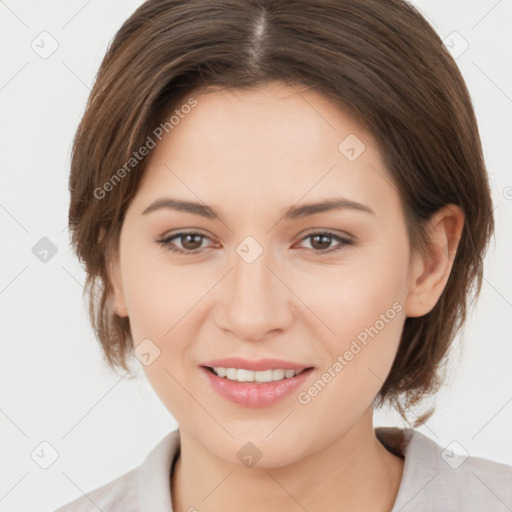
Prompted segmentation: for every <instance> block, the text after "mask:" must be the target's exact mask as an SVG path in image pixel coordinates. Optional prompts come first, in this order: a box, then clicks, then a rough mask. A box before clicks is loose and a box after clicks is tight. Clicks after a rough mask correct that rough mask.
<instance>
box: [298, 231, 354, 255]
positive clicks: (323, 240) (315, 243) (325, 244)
mask: <svg viewBox="0 0 512 512" xmlns="http://www.w3.org/2000/svg"><path fill="white" fill-rule="evenodd" d="M307 239H309V240H310V243H311V250H313V251H314V252H316V253H317V254H325V253H328V254H331V253H333V252H337V251H340V250H343V249H346V247H347V246H348V245H353V244H354V241H353V240H351V239H349V238H344V237H342V236H340V235H337V234H336V233H331V232H330V231H321V232H315V233H310V234H309V235H307V236H305V237H304V238H303V239H302V240H307ZM333 240H336V241H338V242H339V244H338V246H337V247H335V248H334V249H332V248H330V247H331V244H332V242H333Z"/></svg>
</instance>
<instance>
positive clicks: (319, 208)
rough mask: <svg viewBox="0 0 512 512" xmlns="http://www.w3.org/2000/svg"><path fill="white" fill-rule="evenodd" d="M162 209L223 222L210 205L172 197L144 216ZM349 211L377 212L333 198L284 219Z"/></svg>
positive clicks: (292, 211)
mask: <svg viewBox="0 0 512 512" xmlns="http://www.w3.org/2000/svg"><path fill="white" fill-rule="evenodd" d="M160 209H169V210H176V211H179V212H185V213H191V214H193V215H200V216H202V217H206V218H208V219H218V220H221V218H220V215H219V214H218V213H217V212H216V211H215V210H214V209H213V208H212V207H210V206H208V205H205V204H202V203H195V202H192V201H183V200H180V199H173V198H170V197H162V198H160V199H157V200H156V201H154V202H153V203H151V204H150V205H149V206H148V207H147V208H146V209H145V210H144V211H143V212H142V215H146V214H148V213H150V212H153V211H155V210H160ZM347 209H348V210H355V211H360V212H366V213H370V214H372V215H375V212H374V211H373V210H372V209H371V208H370V207H369V206H366V205H364V204H361V203H357V202H356V201H351V200H350V199H345V198H332V199H327V200H324V201H321V202H318V203H308V204H303V205H301V206H292V207H290V208H288V210H286V212H285V213H284V215H283V217H284V218H285V219H301V218H304V217H308V216H310V215H314V214H316V213H322V212H327V211H332V210H347Z"/></svg>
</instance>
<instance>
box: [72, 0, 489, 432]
mask: <svg viewBox="0 0 512 512" xmlns="http://www.w3.org/2000/svg"><path fill="white" fill-rule="evenodd" d="M274 80H279V81H282V82H285V83H287V84H289V85H292V84H302V85H305V86H309V87H311V88H314V89H315V90H316V91H318V92H320V93H323V94H325V95H327V96H329V97H330V98H333V99H335V100H336V101H337V102H338V104H339V105H340V106H343V108H345V109H346V110H347V111H349V112H350V113H351V114H352V115H353V116H354V117H353V119H354V120H356V121H358V122H359V123H360V126H362V127H364V128H365V129H366V130H368V133H370V134H372V135H373V136H374V138H375V140H376V141H377V143H378V145H379V149H380V151H381V154H382V157H383V159H384V162H385V165H386V167H387V169H388V170H389V172H390V175H391V176H392V177H393V180H394V183H395V185H396V187H397V189H398V191H399V193H400V196H401V198H402V201H403V205H404V209H405V212H406V220H407V229H408V233H409V239H410V243H411V248H412V249H413V250H418V251H421V250H423V249H424V248H425V241H426V238H425V233H426V231H425V229H426V222H427V221H428V219H429V218H430V217H431V216H432V214H433V213H434V212H436V211H437V210H438V209H439V208H441V207H442V206H444V205H446V204H449V203H452V204H456V205H458V206H460V207H461V209H462V210H463V212H464V214H465V225H464V229H463V232H462V236H461V239H460V242H459V248H458V251H457V253H456V255H455V258H454V261H453V267H452V271H451V274H450V277H449V279H448V282H447V285H446V287H445V289H444V291H443V293H442V295H441V297H440V299H439V301H438V302H437V304H436V305H435V307H434V308H433V309H432V310H431V311H430V312H429V313H428V314H426V315H424V316H422V317H415V318H407V319H406V320H405V325H404V329H403V332H402V338H401V341H400V346H399V349H398V352H397V354H396V357H395V360H394V362H393V365H392V368H391V371H390V373H389V375H388V377H387V379H386V381H385V382H384V384H383V385H382V388H381V389H380V391H379V394H378V396H377V397H376V404H377V405H378V406H381V405H382V404H384V403H385V401H389V403H390V404H392V405H394V406H395V407H396V408H397V409H398V411H399V412H400V414H401V415H402V417H403V418H404V419H406V420H407V416H406V415H405V412H406V409H408V408H409V407H411V406H412V405H415V404H416V403H418V402H419V401H420V399H422V398H423V397H424V396H426V395H428V394H433V393H435V392H436V391H437V390H438V389H439V386H440V384H441V383H442V380H441V374H440V370H441V368H442V364H441V363H442V362H443V361H444V356H445V354H446V353H447V350H448V348H449V346H450V345H451V342H452V340H453V339H454V337H455V334H456V332H457V331H458V330H459V328H460V327H461V326H462V325H463V323H464V321H465V318H466V308H467V306H468V305H469V299H470V293H471V291H472V287H473V285H475V284H476V289H475V290H474V292H475V293H474V295H473V299H474V300H476V298H477V297H478V295H479V293H480V288H481V284H482V274H483V257H484V255H485V252H486V250H487V246H488V243H489V240H490V238H491V236H492V235H493V232H494V219H493V208H492V201H491V195H490V189H489V184H488V177H487V173H486V169H485V163H484V160H483V155H482V148H481V141H480V137H479V131H478V127H477V122H476V119H475V114H474V111H473V107H472V103H471V99H470V96H469V93H468V91H467V88H466V86H465V83H464V80H463V78H462V76H461V74H460V71H459V69H458V67H457V65H456V63H455V61H454V60H453V58H452V57H451V56H450V54H449V53H448V52H447V50H446V49H445V47H444V46H443V43H442V41H441V39H440V38H439V36H438V35H437V34H436V32H435V31H434V30H433V29H432V28H431V27H430V25H429V24H428V23H427V22H426V21H425V19H424V18H423V17H422V16H421V15H420V14H419V13H418V12H417V10H416V9H415V8H414V7H413V6H411V5H409V4H408V3H406V2H405V1H402V0H385V1H383V0H245V1H240V0H149V1H147V2H145V3H144V4H142V5H141V6H140V7H139V8H138V9H137V10H136V11H135V12H134V13H133V14H132V16H130V18H129V19H128V20H127V21H126V22H125V23H124V24H123V25H122V27H121V28H120V29H119V31H118V32H117V34H116V35H115V37H114V39H113V40H112V41H111V44H110V46H109V49H108V51H107V53H106V55H105V57H104V59H103V62H102V64H101V67H100V69H99V72H98V74H97V77H96V80H95V83H94V87H93V89H92V92H91V95H90V97H89V101H88V104H87V108H86V110H85V113H84V116H83V118H82V120H81V122H80V125H79V127H78V130H77V133H76V136H75V139H74V144H73V150H72V161H71V176H70V183H69V185H70V191H71V204H70V209H69V227H70V231H71V234H72V244H73V248H74V249H75V251H76V253H77V255H78V258H79V259H80V261H81V262H83V263H84V264H85V269H86V273H87V280H86V286H85V291H87V292H89V312H90V316H91V321H92V324H93V327H94V329H95V333H96V336H97V338H98V340H99V342H100V343H101V346H102V348H103V353H104V357H105V361H106V363H107V364H108V365H109V367H111V368H112V369H115V368H116V367H118V368H123V369H124V370H126V371H127V372H128V373H130V369H129V366H128V365H127V357H128V356H130V355H131V354H132V350H133V340H132V339H131V333H130V324H129V319H128V318H123V317H120V316H118V315H116V314H115V312H114V310H113V301H112V293H111V292H112V288H111V284H110V282H109V279H108V274H107V268H106V255H107V251H109V250H117V247H118V243H119V234H120V231H121V226H122V222H123V218H124V213H125V211H126V208H127V207H128V205H129V203H130V201H131V199H132V198H133V197H134V195H135V193H136V191H137V188H138V185H139V183H140V182H141V178H142V176H143V173H144V169H145V167H146V165H147V159H141V160H140V161H137V162H136V164H134V165H133V170H132V169H128V170H127V167H126V165H124V169H125V171H126V172H123V173H120V172H118V173H117V175H116V171H117V170H118V169H120V168H121V167H122V166H123V164H126V162H128V161H130V158H133V154H134V151H136V150H137V149H138V148H140V147H142V146H144V145H145V144H146V143H147V141H148V137H149V136H151V134H152V133H154V130H155V127H157V126H159V125H160V126H161V124H160V123H162V121H163V120H164V118H165V117H164V116H168V115H169V112H171V110H173V109H174V108H175V107H177V106H178V105H179V104H180V102H182V101H183V100H184V98H187V97H189V96H190V95H191V94H192V93H193V92H194V91H198V90H200V88H204V87H206V86H219V87H223V88H230V89H235V88H239V89H242V88H255V87H258V86H260V85H264V84H266V83H268V82H270V81H274ZM132 164H133V162H132ZM121 174H122V176H121ZM116 176H117V178H116ZM114 178H116V180H117V181H115V182H114V181H113V180H114ZM121 178H122V179H121ZM107 184H110V185H107ZM99 190H102V191H105V190H108V195H106V194H105V193H104V192H101V194H100V193H99V192H98V191H99ZM101 195H106V197H107V198H106V199H105V198H104V197H101ZM103 233H104V236H100V234H103ZM432 412H433V410H430V411H429V412H428V413H426V414H423V415H422V416H421V417H420V418H417V419H416V421H415V422H414V425H415V426H418V425H420V424H421V423H423V422H424V421H425V420H426V419H427V418H428V417H429V416H430V415H431V414H432Z"/></svg>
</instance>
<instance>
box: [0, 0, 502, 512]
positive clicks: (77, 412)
mask: <svg viewBox="0 0 512 512" xmlns="http://www.w3.org/2000/svg"><path fill="white" fill-rule="evenodd" d="M140 3H141V2H140V1H135V0H130V1H123V2H121V1H114V0H103V1H102V2H99V1H98V0H96V1H91V0H89V1H84V0H80V1H78V0H73V1H67V2H56V1H54V2H50V1H34V0H32V1H21V0H18V1H17V0H6V1H5V2H4V1H0V38H1V44H0V52H1V65H0V108H1V120H2V122H1V126H0V129H1V134H0V140H1V141H2V151H1V152H0V169H1V173H2V176H1V183H2V185H1V187H0V222H1V233H2V237H1V243H2V251H1V255H2V257H1V260H0V315H1V317H0V322H1V323H0V325H1V329H2V330H1V345H0V349H1V354H0V379H1V388H0V390H1V395H0V426H1V429H0V432H1V435H0V510H1V511H3V512H13V511H16V512H24V511H29V510H30V511H32V512H39V511H48V510H53V509H55V508H56V507H57V506H60V505H62V504H64V503H67V502H68V501H70V500H72V499H74V498H76V497H78V496H79V495H81V494H82V492H87V491H90V490H92V489H94V488H96V487H99V486H100V485H102V484H104V483H106V482H108V481H111V480H112V479H114V478H115V477H117V476H119V475H121V474H122V473H125V472H126V471H128V470H129V469H132V468H133V467H135V466H137V465H138V464H140V463H141V462H142V461H143V459H144V458H145V456H146V455H147V453H148V452H149V451H150V450H151V449H152V448H153V446H155V445H156V444H157V443H158V441H160V439H161V438H162V437H163V436H164V435H165V434H166V433H167V432H169V431H170V430H173V429H174V428H175V427H176V422H175V420H174V419H173V418H172V417H171V415H170V414H169V413H168V412H167V410H166V409H165V408H164V406H163V405H162V404H161V403H160V401H159V399H158V398H157V397H156V395H155V394H154V392H153V391H152V389H151V388H150V387H149V386H148V384H147V383H146V382H145V381H144V380H143V379H141V380H140V381H139V382H128V381H126V380H125V379H122V378H120V377H116V376H114V375H112V374H111V373H109V372H108V371H107V370H106V369H105V367H104V366H103V365H102V361H101V354H100V350H99V346H98V344H97V342H96V340H95V338H94V334H93V332H92V329H91V327H90V326H89V321H88V317H87V315H86V309H85V301H84V300H83V299H82V284H83V283H84V278H85V275H84V272H83V270H82V268H81V267H80V265H79V264H78V262H77V260H76V259H75V258H74V256H73V254H72V253H71V251H70V249H69V240H68V231H67V213H68V204H69V194H68V189H67V181H68V174H69V156H70V149H71V143H72V138H73V136H74V132H75V130H76V127H77V124H78V121H79V119H80V117H81V115H82V113H83V110H84V107H85V102H86V99H87V95H88V93H89V90H90V87H91V85H92V82H93V79H94V76H95V74H96V72H97V69H98V67H99V64H100V61H101V59H102V57H103V55H104V53H105V51H106V49H107V45H108V43H109V41H110V40H111V38H112V37H113V36H114V34H115V32H116V31H117V30H118V29H119V27H120V26H121V24H122V23H123V21H124V20H125V19H126V18H127V17H128V16H129V15H130V14H131V12H133V10H134V9H135V8H136V7H137V6H138V5H139V4H140ZM414 3H415V5H417V6H418V7H419V8H420V9H421V10H422V12H423V14H424V15H425V16H426V17H427V18H428V20H429V21H430V23H431V24H432V25H433V26H434V28H435V29H436V30H437V32H438V33H439V35H440V36H441V37H442V38H443V39H444V38H445V37H447V36H449V34H451V33H452V32H453V31H456V32H458V33H459V34H460V35H461V36H462V37H463V38H464V39H465V40H466V41H467V42H468V44H469V47H468V49H467V50H466V51H465V52H464V53H463V54H462V55H460V56H459V57H457V63H458V65H459V67H460V69H461V71H462V74H463V76H464V78H465V80H466V83H467V85H468V88H469V90H470V93H471V96H472V100H473V103H474V107H475V111H476V115H477V118H478V120H479V126H480V131H481V137H482V141H483V146H484V151H485V158H486V162H487V165H488V170H489V174H490V178H491V182H492V188H493V199H494V202H495V215H496V220H497V235H496V244H495V246H493V247H492V249H491V250H490V252H489V253H488V256H487V258H486V271H485V280H484V284H483V289H482V294H481V298H480V300H479V302H478V305H477V308H476V309H475V310H474V312H473V314H472V315H471V317H470V319H469V321H468V323H467V326H466V329H465V331H464V333H463V337H462V347H463V349H462V353H461V354H459V353H458V352H453V356H454V357H453V359H454V363H453V364H452V370H451V373H450V379H449V381H448V382H447V384H446V386H445V387H444V389H443V390H442V392H441V393H440V394H439V395H438V398H437V403H438V408H437V411H436V413H435V415H434V416H433V417H432V418H431V419H430V420H429V421H428V422H427V424H426V425H424V426H422V427H420V428H419V430H420V431H421V432H423V433H424V434H426V435H428V436H429V437H431V438H432V439H434V440H435V441H436V442H437V443H438V444H440V445H442V446H446V445H448V444H449V443H450V442H452V441H454V440H456V441H457V442H458V443H460V445H461V446H463V447H464V448H465V449H466V450H467V451H468V452H469V453H470V454H471V455H475V456H482V457H487V458H491V459H494V460H497V461H501V462H506V463H509V464H512V443H510V432H512V428H511V426H512V372H511V370H510V366H511V362H512V343H511V334H510V326H509V319H510V318H511V317H512V276H511V272H510V270H511V255H512V230H511V228H510V226H511V224H512V188H511V187H512V169H511V162H512V127H511V122H510V119H511V116H512V66H511V61H510V55H511V50H512V31H511V30H510V27H511V22H512V1H510V0H500V1H496V0H478V1H477V0H472V1H468V0H457V1H455V0H451V1H446V0H435V1H426V0H425V1H419V0H418V1H416V2H414ZM43 31H47V32H48V33H50V34H51V36H52V37H53V38H54V39H55V40H56V41H57V42H58V45H59V46H58V48H57V50H56V51H55V52H54V53H53V54H52V55H51V56H50V57H48V58H47V59H42V58H41V57H40V56H39V55H38V54H37V53H36V52H35V51H34V50H33V49H32V48H31V44H32V41H34V40H36V42H37V40H38V39H37V37H38V36H39V34H40V33H41V32H43ZM459 48H460V46H459ZM42 237H48V238H49V239H50V240H51V241H52V242H53V243H54V244H55V246H56V247H57V253H56V254H55V256H53V258H51V259H50V260H49V261H48V262H47V263H42V262H41V261H40V260H39V259H38V258H36V257H35V255H34V254H33V253H32V247H33V246H34V245H35V244H36V243H37V242H38V241H39V240H40V239H41V238H42ZM384 424H389V425H400V426H402V423H401V422H400V419H399V417H398V415H397V414H393V413H391V412H387V413H386V412H377V413H376V415H375V425H384ZM44 441H46V442H48V443H50V445H51V446H53V447H54V449H55V450H56V451H57V452H58V458H57V460H56V461H55V462H54V463H53V464H52V465H51V466H50V467H49V468H48V469H42V468H41V467H40V466H39V465H38V464H36V462H34V460H33V459H32V458H31V453H32V452H33V451H34V450H35V449H36V448H37V449H38V450H40V449H41V447H40V446H39V445H40V443H42V442H44ZM44 446H45V445H43V447H44ZM45 453H47V454H48V453H50V450H49V449H48V448H46V449H45Z"/></svg>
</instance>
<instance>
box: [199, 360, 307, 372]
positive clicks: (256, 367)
mask: <svg viewBox="0 0 512 512" xmlns="http://www.w3.org/2000/svg"><path fill="white" fill-rule="evenodd" d="M201 366H209V367H210V368H214V367H218V366H220V367H221V368H238V369H240V368H244V369H246V370H252V371H253V372H257V371H262V370H279V369H282V370H305V369H306V368H312V365H303V364H299V363H293V362H291V361H283V360H280V359H258V360H257V361H250V360H248V359H244V358H242V357H226V358H224V359H215V360H214V361H206V362H204V363H202V365H201Z"/></svg>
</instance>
